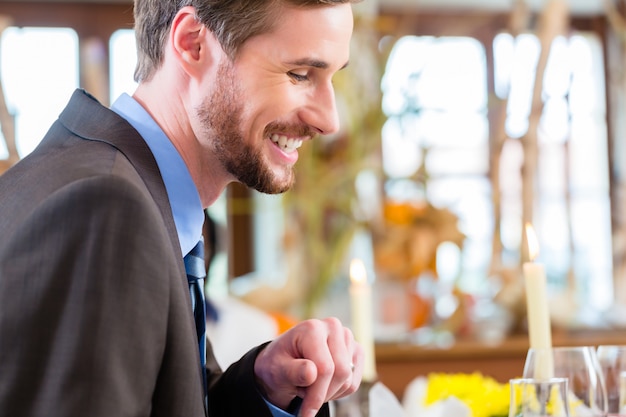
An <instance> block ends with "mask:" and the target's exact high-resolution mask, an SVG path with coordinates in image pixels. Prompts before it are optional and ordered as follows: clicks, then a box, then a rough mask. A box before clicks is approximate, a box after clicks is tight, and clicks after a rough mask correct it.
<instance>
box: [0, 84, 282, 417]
mask: <svg viewBox="0 0 626 417" xmlns="http://www.w3.org/2000/svg"><path fill="white" fill-rule="evenodd" d="M182 258H183V256H182V254H181V251H180V246H179V243H178V238H177V233H176V229H175V226H174V220H173V217H172V213H171V210H170V205H169V201H168V197H167V194H166V191H165V187H164V185H163V181H162V179H161V175H160V172H159V169H158V167H157V164H156V162H155V160H154V158H153V156H152V154H151V152H150V150H149V148H148V147H147V145H146V143H145V142H144V140H143V139H142V138H141V137H140V136H139V134H138V133H137V131H135V130H134V129H133V128H132V127H131V126H130V125H129V124H128V123H127V122H126V121H125V120H124V119H122V118H120V117H119V116H118V115H116V114H115V113H114V112H112V111H110V110H109V109H107V108H106V107H104V106H102V105H100V104H99V103H98V102H97V101H96V100H95V99H94V98H93V97H91V96H89V95H88V94H87V93H85V92H84V91H81V90H77V91H76V92H75V93H74V95H73V96H72V98H71V100H70V102H69V104H68V106H67V107H66V109H65V110H64V111H63V112H62V114H61V115H60V117H59V120H57V121H56V122H55V123H54V124H53V125H52V127H51V128H50V130H49V132H48V133H47V135H46V136H45V138H44V139H43V141H42V142H41V144H40V145H39V146H38V147H37V149H35V151H33V152H32V153H31V154H30V155H28V156H27V157H25V158H24V159H23V160H22V161H20V162H19V163H18V164H17V165H16V166H14V167H13V168H12V169H11V170H9V171H7V172H6V173H5V174H4V175H2V176H0V416H2V417H20V416H33V417H35V416H37V417H39V416H41V417H44V416H45V417H51V416H63V417H74V416H77V417H78V416H80V417H99V416H102V417H126V416H128V417H131V416H132V417H136V416H137V417H138V416H164V417H165V416H167V417H174V416H181V417H202V416H204V415H205V410H204V406H203V400H202V382H201V374H200V370H199V365H198V364H199V358H198V349H197V341H196V333H195V327H194V321H193V316H192V313H191V304H190V299H189V292H188V286H187V280H186V276H185V269H184V265H183V261H182ZM233 331H237V330H236V329H233ZM208 350H209V354H208V364H207V375H208V380H209V386H210V388H209V414H210V415H211V416H212V417H218V416H233V417H235V416H236V417H244V416H267V417H269V416H271V414H270V412H269V410H268V409H267V406H266V405H265V402H264V400H263V398H262V397H261V396H260V395H259V393H258V392H257V390H256V386H255V382H254V375H253V363H254V359H255V357H256V354H257V353H258V349H253V350H252V351H251V352H250V353H248V354H247V355H246V356H244V358H243V359H242V360H241V361H239V362H237V363H236V364H234V365H233V366H231V367H230V368H229V369H228V370H227V371H226V372H224V373H222V372H221V370H220V369H219V367H218V365H217V363H216V362H215V359H214V357H213V354H212V353H211V349H210V346H209V349H208Z"/></svg>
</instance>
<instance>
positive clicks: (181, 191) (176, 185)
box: [111, 93, 295, 417]
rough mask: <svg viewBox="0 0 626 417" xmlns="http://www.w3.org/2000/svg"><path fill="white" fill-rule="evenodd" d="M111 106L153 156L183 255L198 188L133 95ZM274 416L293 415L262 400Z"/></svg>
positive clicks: (191, 236)
mask: <svg viewBox="0 0 626 417" xmlns="http://www.w3.org/2000/svg"><path fill="white" fill-rule="evenodd" d="M111 110H113V111H114V112H116V113H117V114H119V115H120V116H121V117H123V118H124V119H126V120H127V121H128V123H130V124H131V125H132V126H133V127H134V128H135V129H136V130H137V131H138V132H139V134H140V135H141V137H142V138H143V139H144V140H145V141H146V143H147V144H148V147H149V148H150V150H151V151H152V154H153V155H154V159H156V162H157V165H158V166H159V170H160V171H161V176H162V177H163V182H164V183H165V189H166V190H167V196H168V198H169V200H170V204H171V207H172V214H173V215H174V223H175V224H176V231H177V232H178V240H179V242H180V248H181V251H182V253H183V255H185V254H187V253H189V251H190V250H191V249H192V248H193V247H194V246H195V245H196V243H198V240H200V237H201V233H202V224H203V223H204V212H203V208H202V203H201V201H200V195H199V194H198V189H197V188H196V185H195V184H194V182H193V179H192V178H191V174H190V173H189V169H187V165H185V161H183V158H182V157H181V156H180V154H179V153H178V150H177V149H176V148H175V147H174V145H173V144H172V142H171V141H170V140H169V139H168V137H167V136H166V135H165V133H164V132H163V130H162V129H161V128H160V127H159V125H158V124H157V123H156V122H155V121H154V119H153V118H152V117H151V116H150V114H149V113H148V112H147V111H146V110H145V109H144V108H143V107H142V106H141V104H139V103H138V102H137V101H136V100H135V99H134V98H132V97H131V96H129V95H128V94H126V93H124V94H122V95H121V96H120V97H119V98H118V99H117V100H115V102H114V103H113V105H112V106H111ZM265 402H266V403H267V405H268V406H269V407H270V410H271V411H272V415H273V416H274V417H294V416H295V414H294V415H292V414H289V413H287V412H286V411H283V410H281V409H280V408H277V407H275V406H274V405H273V404H271V403H269V402H268V401H267V400H265Z"/></svg>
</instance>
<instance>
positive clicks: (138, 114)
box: [111, 93, 204, 255]
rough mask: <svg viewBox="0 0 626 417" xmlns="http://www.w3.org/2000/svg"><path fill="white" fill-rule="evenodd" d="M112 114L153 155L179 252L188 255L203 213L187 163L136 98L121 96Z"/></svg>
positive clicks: (197, 237)
mask: <svg viewBox="0 0 626 417" xmlns="http://www.w3.org/2000/svg"><path fill="white" fill-rule="evenodd" d="M111 110H113V111H114V112H116V113H117V114H119V115H120V116H121V117H123V118H124V119H126V120H127V121H128V123H130V124H131V125H132V126H133V127H134V128H135V129H136V130H137V131H138V132H139V134H140V135H141V136H142V137H143V139H144V140H145V141H146V143H147V144H148V147H149V148H150V150H151V151H152V154H153V155H154V158H155V159H156V162H157V165H158V166H159V170H160V171H161V176H162V177H163V182H164V183H165V189H166V191H167V196H168V198H169V200H170V205H171V207H172V214H173V215H174V223H175V224H176V231H177V232H178V240H179V242H180V248H181V250H182V253H183V255H185V254H187V253H189V251H190V250H191V249H192V248H193V247H194V246H195V245H196V243H198V240H199V239H200V238H201V236H202V224H203V222H204V212H203V209H202V203H201V201H200V195H199V194H198V189H197V188H196V185H195V184H194V182H193V179H192V178H191V174H190V173H189V169H188V168H187V165H185V161H183V158H182V157H181V156H180V154H179V153H178V150H177V149H176V148H175V147H174V145H173V144H172V142H171V141H170V140H169V138H168V137H167V136H166V135H165V132H163V130H162V129H161V128H160V127H159V125H158V124H157V123H156V121H155V120H154V119H153V118H152V117H151V116H150V114H149V113H148V112H147V111H146V110H145V109H144V108H143V107H142V106H141V105H140V104H139V103H138V102H137V101H136V100H135V99H134V98H132V97H131V96H129V95H128V94H126V93H124V94H122V95H121V96H120V97H119V98H118V99H117V100H115V102H114V103H113V105H112V106H111Z"/></svg>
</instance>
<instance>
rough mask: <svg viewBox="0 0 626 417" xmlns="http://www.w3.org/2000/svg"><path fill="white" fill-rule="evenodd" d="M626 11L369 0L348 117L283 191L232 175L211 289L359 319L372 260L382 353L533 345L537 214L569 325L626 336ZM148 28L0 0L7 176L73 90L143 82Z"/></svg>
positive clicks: (81, 10) (576, 2)
mask: <svg viewBox="0 0 626 417" xmlns="http://www.w3.org/2000/svg"><path fill="white" fill-rule="evenodd" d="M625 12H626V1H624V0H604V1H602V0H569V1H567V0H533V1H531V0H526V1H524V0H497V1H496V0H445V1H444V0H365V1H364V2H362V3H360V4H358V5H356V6H355V19H356V25H355V34H354V39H353V47H352V56H351V63H350V65H349V67H348V68H347V69H346V70H345V71H342V73H340V74H338V75H337V77H336V80H335V86H336V90H337V91H336V95H337V102H338V108H339V109H340V116H341V119H342V126H343V127H342V130H341V131H340V132H339V133H338V134H336V135H333V136H332V137H323V138H320V139H319V140H316V141H314V142H313V143H311V144H307V146H305V147H303V148H301V149H300V161H299V163H298V166H297V172H298V180H297V184H296V186H295V187H294V189H293V190H292V191H290V192H288V193H287V194H285V195H284V196H265V195H260V194H258V193H256V192H252V191H250V190H247V189H245V188H243V187H241V186H238V185H233V186H231V187H229V189H228V190H227V192H226V193H225V194H224V195H223V198H222V199H220V200H219V201H218V202H217V203H216V204H215V205H214V206H212V207H211V208H209V210H208V215H209V216H210V218H211V219H212V227H213V233H214V236H215V248H214V257H213V258H212V261H211V264H210V267H209V276H210V279H209V283H208V287H207V293H208V294H209V295H210V297H211V298H212V299H214V300H216V302H220V300H222V301H223V300H227V301H228V300H237V301H236V302H242V303H244V304H245V305H246V306H250V307H251V308H253V309H254V311H259V312H260V313H261V314H267V315H269V316H270V317H272V318H273V319H275V320H276V321H277V322H278V323H279V324H280V326H283V327H288V326H289V325H290V323H293V322H295V321H297V320H300V319H303V318H307V317H312V316H322V315H330V314H332V315H336V316H338V317H340V318H343V319H345V320H349V319H350V317H349V306H348V303H347V302H346V300H347V297H348V288H349V286H350V280H349V271H348V264H349V261H350V260H351V259H354V258H360V259H362V260H363V261H364V264H365V266H366V270H367V278H368V280H369V282H370V284H371V285H372V286H373V287H374V294H375V317H374V321H375V336H376V340H377V343H378V345H377V356H378V359H379V362H380V363H384V362H385V361H387V362H393V364H394V365H398V366H400V367H401V366H403V365H405V363H406V362H407V361H408V362H412V361H413V360H414V359H412V358H413V356H411V357H410V358H409V359H407V358H406V357H404V356H402V355H400V356H402V357H401V358H399V357H398V354H397V351H393V352H391V351H388V350H385V349H387V348H389V347H390V346H396V347H397V345H398V344H401V345H405V344H406V345H409V346H411V347H418V348H419V347H424V346H428V347H440V348H448V349H449V348H451V347H454V346H460V345H459V344H460V343H462V342H466V343H475V342H480V343H481V344H486V345H488V346H494V345H495V346H500V347H502V346H510V345H506V343H508V342H509V341H511V340H518V339H519V340H522V341H521V342H519V343H521V345H519V346H524V347H525V346H527V340H526V339H525V337H526V327H525V325H526V324H525V291H524V283H523V279H522V273H521V270H522V269H521V266H522V264H523V263H524V262H527V261H529V260H530V255H529V250H528V242H527V237H526V234H525V233H524V225H525V224H526V223H530V224H532V226H533V228H534V230H535V231H536V234H537V238H538V242H539V248H540V249H539V254H538V256H537V258H536V259H534V261H535V262H539V263H542V264H543V265H544V266H545V270H546V275H547V286H548V294H549V297H550V301H551V302H550V305H551V312H550V313H551V320H552V326H553V330H554V332H555V334H556V335H557V336H558V335H559V334H562V335H564V336H563V337H571V336H572V335H575V334H584V335H589V334H590V333H589V332H591V333H592V334H606V333H602V332H607V331H608V332H611V331H615V330H617V332H616V333H612V334H614V335H615V334H617V335H619V334H621V333H620V331H621V330H623V329H624V328H625V327H626V314H624V312H623V309H624V306H625V305H626V289H625V287H626V201H625V195H626V149H624V148H625V147H626V117H625V116H626V107H625V104H626V74H625V65H624V64H625V63H626V13H625ZM132 23H133V17H132V2H131V1H128V0H126V1H123V0H116V1H113V0H110V1H104V0H82V1H78V0H75V1H56V0H47V1H30V0H19V1H8V0H0V31H1V32H0V83H1V84H0V86H1V88H2V89H1V91H0V92H1V93H2V94H0V125H1V135H0V173H1V172H3V171H4V170H6V169H8V167H10V166H11V165H12V164H14V163H15V162H17V161H18V160H19V159H20V158H21V157H23V156H25V155H27V154H28V153H29V152H30V151H31V150H32V149H33V148H34V147H35V146H37V144H38V142H39V141H40V139H41V138H42V136H43V135H44V134H45V132H46V130H47V129H48V127H49V125H50V124H51V123H52V122H53V121H54V120H55V119H56V117H57V115H58V114H59V112H60V110H61V109H62V108H63V107H64V106H65V104H66V103H67V101H68V99H69V97H70V95H71V93H72V91H73V90H74V89H75V88H77V87H81V88H85V89H86V90H88V91H89V92H91V93H92V94H93V95H95V96H96V97H97V98H98V99H99V100H100V101H102V102H103V103H104V104H107V105H108V104H110V103H111V102H112V101H113V100H114V99H115V98H116V97H118V96H119V95H120V94H121V93H123V92H127V93H132V92H133V89H134V88H135V84H134V82H133V79H132V75H133V70H134V64H135V60H136V58H135V49H134V35H133V31H132ZM280 326H279V327H280ZM516 337H517V338H518V339H516ZM568 340H569V339H568ZM557 341H558V337H557ZM569 341H570V342H571V340H569ZM503 343H504V344H505V345H502V344H503ZM466 346H467V345H466ZM471 346H475V345H471ZM513 346H518V345H513ZM511 349H513V350H512V352H513V353H511V355H513V356H515V357H516V359H518V358H517V356H516V355H517V354H518V353H520V352H521V350H522V349H521V348H520V349H518V350H515V349H516V348H511ZM465 350H466V351H471V349H469V350H468V349H465ZM500 350H501V351H502V349H500ZM505 350H506V349H505ZM390 352H391V353H390ZM394 352H395V353H394ZM485 352H487V353H485ZM492 353H493V352H492V351H489V350H487V351H484V350H478V351H475V352H474V359H475V358H476V355H477V356H481V355H490V354H492ZM524 353H525V350H524ZM417 356H418V357H420V356H419V354H418V355H417ZM422 357H423V356H422ZM416 360H419V359H416ZM431 360H432V358H431ZM444 360H446V361H448V362H449V361H450V360H451V358H450V356H448V357H445V358H444ZM474 363H475V362H474ZM379 366H382V365H379ZM380 372H381V375H382V376H384V372H383V371H380ZM399 381H400V380H399ZM392 388H393V387H392Z"/></svg>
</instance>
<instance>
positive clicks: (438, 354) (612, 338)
mask: <svg viewBox="0 0 626 417" xmlns="http://www.w3.org/2000/svg"><path fill="white" fill-rule="evenodd" d="M552 338H553V345H554V346H585V345H589V346H598V345H610V344H614V345H619V344H622V345H626V330H623V329H621V330H612V331H607V330H603V331H595V330H594V331H577V332H560V333H554V334H553V336H552ZM527 351H528V337H527V336H526V335H513V336H510V337H508V338H506V339H505V340H503V341H502V342H499V343H495V344H486V343H484V342H480V341H475V340H459V341H457V342H455V343H454V344H453V345H452V346H451V347H450V348H445V349H444V348H429V347H423V346H416V345H412V344H410V343H377V344H376V368H377V372H378V378H379V380H380V381H381V382H382V383H383V384H385V385H386V386H387V387H389V389H390V390H391V391H392V392H393V393H394V394H395V395H396V396H397V397H398V398H400V399H401V398H402V396H403V394H404V389H405V388H406V386H407V384H408V383H409V382H411V381H412V380H413V379H414V378H416V377H417V376H420V375H424V376H425V375H427V374H428V373H430V372H446V373H458V372H463V373H472V372H476V371H477V372H481V373H482V374H483V375H486V376H490V377H492V378H494V379H496V380H498V381H500V382H507V381H508V380H509V379H511V378H515V377H519V376H521V375H522V371H523V370H524V360H525V359H526V353H527Z"/></svg>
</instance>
